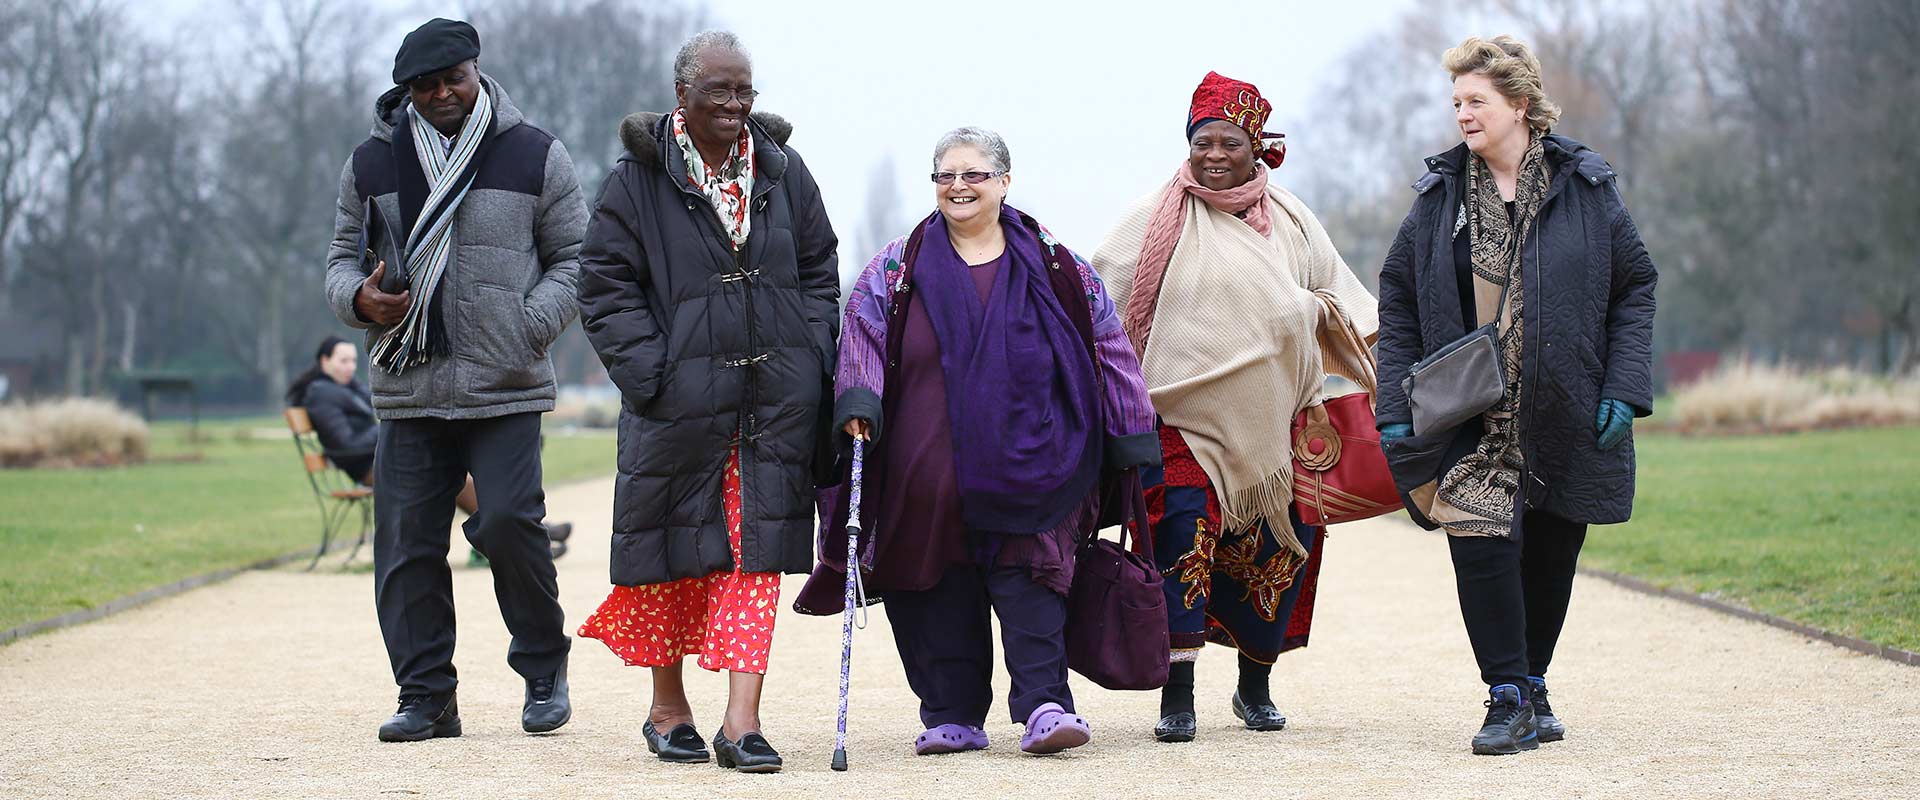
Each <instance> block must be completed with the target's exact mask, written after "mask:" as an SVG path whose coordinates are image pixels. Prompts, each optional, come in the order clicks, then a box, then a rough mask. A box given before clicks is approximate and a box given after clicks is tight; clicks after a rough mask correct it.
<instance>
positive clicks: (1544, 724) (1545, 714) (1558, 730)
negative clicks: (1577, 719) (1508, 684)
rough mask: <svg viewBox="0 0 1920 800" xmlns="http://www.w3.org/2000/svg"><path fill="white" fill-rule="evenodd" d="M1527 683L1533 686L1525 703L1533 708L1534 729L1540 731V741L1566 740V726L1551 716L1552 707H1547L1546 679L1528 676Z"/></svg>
mask: <svg viewBox="0 0 1920 800" xmlns="http://www.w3.org/2000/svg"><path fill="white" fill-rule="evenodd" d="M1527 683H1530V684H1533V693H1532V696H1531V697H1528V698H1527V702H1528V703H1530V704H1531V705H1532V706H1533V719H1534V727H1536V728H1538V729H1539V730H1540V741H1541V742H1542V743H1546V742H1557V741H1560V740H1561V739H1565V738H1567V726H1566V725H1563V724H1561V722H1560V718H1559V717H1556V716H1554V715H1553V706H1550V705H1547V679H1546V678H1535V677H1531V676H1529V677H1528V678H1527Z"/></svg>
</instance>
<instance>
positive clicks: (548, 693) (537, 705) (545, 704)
mask: <svg viewBox="0 0 1920 800" xmlns="http://www.w3.org/2000/svg"><path fill="white" fill-rule="evenodd" d="M570 719H573V703H572V702H571V701H569V700H568V699H567V665H566V664H565V663H562V664H561V665H560V669H559V670H557V671H555V672H554V673H553V674H552V675H548V676H547V677H544V678H534V679H533V680H530V681H527V699H526V705H524V706H522V707H521V709H520V729H521V730H524V731H526V732H528V733H547V732H549V731H554V730H559V728H560V726H562V725H565V724H567V720H570Z"/></svg>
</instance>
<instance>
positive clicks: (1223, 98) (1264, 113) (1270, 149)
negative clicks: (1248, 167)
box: [1187, 72, 1287, 168]
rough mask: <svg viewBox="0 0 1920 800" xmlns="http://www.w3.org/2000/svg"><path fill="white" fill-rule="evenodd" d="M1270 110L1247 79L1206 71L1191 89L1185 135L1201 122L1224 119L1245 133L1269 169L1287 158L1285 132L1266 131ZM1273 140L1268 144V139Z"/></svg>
mask: <svg viewBox="0 0 1920 800" xmlns="http://www.w3.org/2000/svg"><path fill="white" fill-rule="evenodd" d="M1272 113H1273V105H1272V104H1271V103H1268V102H1267V99H1266V98H1264V97H1261V96H1260V89H1259V88H1258V87H1256V86H1254V85H1253V84H1251V83H1247V82H1246V81H1237V80H1234V79H1232V78H1229V77H1226V76H1224V75H1221V74H1220V73H1218V72H1209V73H1207V77H1205V78H1202V79H1201V80H1200V85H1199V86H1197V87H1195V88H1194V90H1193V106H1192V108H1191V109H1189V110H1188V111H1187V136H1188V137H1192V136H1193V132H1194V131H1196V130H1198V129H1199V128H1200V126H1201V125H1205V124H1207V123H1209V122H1212V121H1214V120H1216V119H1218V120H1226V121H1227V122H1231V123H1233V124H1235V125H1238V126H1239V127H1240V128H1241V129H1243V130H1245V131H1246V132H1247V135H1248V136H1249V137H1251V138H1252V141H1253V151H1254V154H1255V155H1257V156H1259V157H1260V160H1261V161H1265V162H1267V166H1268V167H1269V168H1272V167H1278V166H1280V162H1282V161H1285V160H1286V159H1287V143H1286V142H1285V141H1284V138H1285V136H1286V134H1283V133H1268V132H1266V130H1265V128H1266V124H1267V117H1268V116H1269V115H1271V114H1272ZM1268 139H1272V140H1274V141H1272V142H1271V143H1269V142H1268V141H1267V140H1268Z"/></svg>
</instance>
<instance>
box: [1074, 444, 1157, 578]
mask: <svg viewBox="0 0 1920 800" xmlns="http://www.w3.org/2000/svg"><path fill="white" fill-rule="evenodd" d="M1120 480H1121V484H1120V491H1121V492H1124V493H1125V494H1126V504H1127V508H1126V512H1125V513H1123V514H1122V515H1121V518H1120V548H1121V549H1122V550H1127V551H1130V552H1133V553H1136V554H1139V555H1141V556H1143V557H1145V558H1146V559H1147V563H1149V564H1152V563H1153V523H1152V520H1151V519H1149V518H1148V516H1147V490H1146V487H1145V485H1144V484H1143V483H1142V482H1141V479H1140V468H1139V467H1129V468H1128V469H1127V470H1125V471H1124V472H1123V473H1122V474H1121V478H1120ZM1136 526H1137V527H1136ZM1129 532H1131V533H1132V534H1133V537H1132V539H1133V544H1132V545H1131V546H1129V545H1128V543H1127V539H1128V537H1127V534H1128V533H1129ZM1096 536H1097V534H1096ZM1088 544H1092V539H1089V540H1088ZM1155 569H1158V567H1155Z"/></svg>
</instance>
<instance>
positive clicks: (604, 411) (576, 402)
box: [546, 388, 620, 428]
mask: <svg viewBox="0 0 1920 800" xmlns="http://www.w3.org/2000/svg"><path fill="white" fill-rule="evenodd" d="M546 424H548V425H552V426H558V427H580V428H613V427H615V426H617V425H619V424H620V395H619V394H617V393H611V392H576V391H569V390H568V389H564V388H563V389H561V390H560V398H559V399H558V400H557V401H555V402H554V404H553V410H552V411H549V412H547V422H546Z"/></svg>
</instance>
